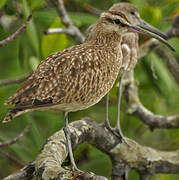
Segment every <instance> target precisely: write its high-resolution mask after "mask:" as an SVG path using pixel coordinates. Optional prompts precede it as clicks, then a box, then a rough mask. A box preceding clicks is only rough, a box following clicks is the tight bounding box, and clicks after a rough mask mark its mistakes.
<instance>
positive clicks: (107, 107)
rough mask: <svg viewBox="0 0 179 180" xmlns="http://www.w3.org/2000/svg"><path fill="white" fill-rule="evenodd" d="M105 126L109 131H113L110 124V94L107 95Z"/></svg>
mask: <svg viewBox="0 0 179 180" xmlns="http://www.w3.org/2000/svg"><path fill="white" fill-rule="evenodd" d="M104 126H105V127H106V128H107V129H108V130H112V129H113V128H112V127H111V125H110V122H109V93H107V94H106V114H105V121H104Z"/></svg>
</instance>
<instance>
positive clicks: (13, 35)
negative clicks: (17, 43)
mask: <svg viewBox="0 0 179 180" xmlns="http://www.w3.org/2000/svg"><path fill="white" fill-rule="evenodd" d="M31 18H32V15H30V16H29V17H28V18H27V20H26V21H25V22H24V23H23V24H22V25H21V27H20V28H19V29H18V30H17V31H16V32H15V33H14V34H12V35H11V36H9V37H8V38H6V39H4V40H2V41H0V46H4V45H6V44H7V43H8V42H10V41H12V40H14V39H15V38H16V37H17V36H18V35H20V34H22V32H24V30H25V28H26V26H27V24H28V23H29V21H30V20H31Z"/></svg>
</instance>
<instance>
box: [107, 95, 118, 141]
mask: <svg viewBox="0 0 179 180" xmlns="http://www.w3.org/2000/svg"><path fill="white" fill-rule="evenodd" d="M104 126H105V128H106V129H108V130H109V131H110V132H111V133H112V134H114V135H115V136H117V137H119V138H121V135H119V133H118V132H116V128H113V127H111V125H110V122H109V93H108V94H106V114H105V121H104Z"/></svg>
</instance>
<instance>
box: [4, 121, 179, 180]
mask: <svg viewBox="0 0 179 180" xmlns="http://www.w3.org/2000/svg"><path fill="white" fill-rule="evenodd" d="M69 128H70V132H71V137H72V146H73V149H75V148H76V147H77V146H78V145H79V144H82V143H83V142H88V143H90V144H92V145H94V146H95V147H96V148H98V149H99V150H101V151H102V152H104V153H107V154H108V155H109V156H110V157H111V160H112V162H113V164H114V163H116V166H117V165H118V166H119V167H120V166H121V164H125V166H126V168H125V169H126V170H130V169H135V170H136V171H138V172H139V173H140V174H143V175H147V176H145V177H148V175H152V174H154V173H174V174H175V173H179V161H178V159H179V151H173V152H164V151H158V150H155V149H152V148H149V147H146V146H142V145H140V144H138V143H136V142H135V141H133V140H131V139H128V138H126V140H127V142H128V144H129V146H128V145H126V143H121V142H120V140H119V138H118V137H116V136H114V134H112V133H111V132H110V131H108V130H107V129H106V128H104V127H103V125H99V124H97V123H96V122H95V121H93V120H91V119H89V118H83V119H81V120H78V121H75V122H73V123H70V125H69ZM67 153H68V151H67V147H66V138H65V135H64V131H63V130H60V131H58V132H56V133H55V134H54V135H52V136H51V137H49V138H48V140H47V143H46V144H45V145H44V147H43V149H42V151H41V153H40V154H39V155H38V157H37V159H36V160H35V161H34V162H33V166H31V174H36V175H37V176H38V178H39V179H41V178H42V179H61V180H63V179H65V178H66V179H70V178H74V177H78V178H79V179H80V176H84V175H87V176H88V177H89V176H92V178H91V179H96V180H106V178H105V177H99V176H97V175H94V174H92V173H79V172H71V171H70V170H69V169H66V168H62V167H61V165H62V163H63V161H64V160H65V159H66V157H67ZM34 164H35V172H34ZM27 167H28V168H29V165H28V166H26V167H25V168H27ZM25 168H23V169H22V170H20V172H21V174H22V176H18V178H19V179H22V177H25V176H24V175H27V174H28V173H27V169H25ZM122 169H123V168H122ZM15 174H16V175H17V174H18V175H19V174H20V173H19V172H18V173H15ZM122 174H123V173H121V175H122ZM117 176H118V179H122V177H120V172H118V175H117ZM11 177H13V174H12V175H11ZM26 179H27V178H26ZM87 179H88V178H87ZM116 179H117V178H116ZM143 179H144V176H143ZM4 180H9V179H8V177H7V178H5V179H4Z"/></svg>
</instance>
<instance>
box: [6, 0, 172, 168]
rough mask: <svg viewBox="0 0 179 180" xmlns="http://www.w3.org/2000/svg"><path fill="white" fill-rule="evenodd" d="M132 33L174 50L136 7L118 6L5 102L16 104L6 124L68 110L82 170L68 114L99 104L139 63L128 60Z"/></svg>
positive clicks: (45, 62) (47, 61)
mask: <svg viewBox="0 0 179 180" xmlns="http://www.w3.org/2000/svg"><path fill="white" fill-rule="evenodd" d="M129 32H130V33H133V34H135V36H136V33H143V34H146V35H149V36H151V37H154V38H156V39H158V40H160V41H161V42H163V43H164V44H166V45H167V46H168V47H169V48H170V49H172V50H174V48H173V47H172V46H171V45H170V44H169V43H168V42H167V41H166V40H165V39H166V37H165V35H164V34H163V33H161V32H160V31H159V30H157V29H156V28H154V27H152V26H150V25H149V24H147V23H146V22H145V21H143V20H142V19H141V18H140V16H139V13H138V10H137V8H136V7H135V6H134V5H132V4H129V3H118V4H115V5H114V6H113V7H112V8H111V9H109V10H107V11H105V12H103V13H102V14H101V15H100V17H99V19H98V20H97V22H96V23H94V24H93V25H92V26H91V27H90V28H89V31H88V35H87V36H86V39H85V41H84V43H82V44H80V45H75V46H72V47H69V48H67V49H64V50H62V51H59V52H56V53H53V54H51V55H49V56H48V57H47V58H46V59H44V60H43V61H42V62H41V63H40V64H39V65H38V67H37V69H36V70H35V71H34V72H33V73H32V74H31V75H30V77H29V78H28V79H27V81H26V82H25V83H24V84H23V85H22V86H21V87H20V88H19V89H18V90H17V91H16V92H15V93H14V94H12V95H11V96H10V97H9V98H8V99H7V101H6V102H5V104H11V105H14V106H13V107H11V108H10V109H9V112H8V114H7V115H6V116H5V118H4V120H3V122H4V123H6V122H9V121H11V120H12V119H13V118H15V117H17V116H19V115H21V114H24V113H27V112H31V111H34V110H49V109H50V110H55V111H60V112H65V116H64V119H65V128H64V132H65V136H66V139H67V145H68V151H69V155H70V160H71V164H72V168H73V169H74V170H78V169H77V166H76V164H75V162H74V158H73V154H72V149H71V141H70V132H69V128H68V114H69V112H74V111H79V110H82V109H86V108H88V107H90V106H92V105H94V104H96V103H98V102H99V101H100V100H101V99H102V98H103V97H104V96H105V95H106V94H107V93H108V92H109V91H110V89H111V88H112V87H113V85H114V83H115V80H116V79H117V77H118V74H119V72H120V70H121V69H122V68H124V69H128V68H129V69H130V67H132V66H134V65H135V64H136V58H134V59H133V58H130V60H129V62H125V61H124V60H125V59H127V58H123V56H125V51H126V49H127V52H128V50H129V49H130V50H131V47H130V46H127V45H126V44H127V43H125V42H126V40H125V38H124V37H125V35H126V34H128V33H129ZM136 41H138V40H136ZM135 43H136V44H137V43H138V42H135ZM134 48H135V47H134ZM130 52H132V51H130Z"/></svg>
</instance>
